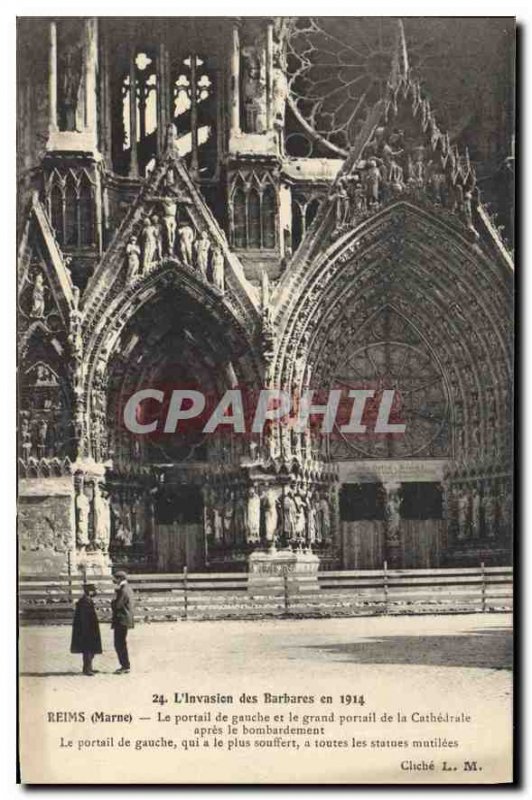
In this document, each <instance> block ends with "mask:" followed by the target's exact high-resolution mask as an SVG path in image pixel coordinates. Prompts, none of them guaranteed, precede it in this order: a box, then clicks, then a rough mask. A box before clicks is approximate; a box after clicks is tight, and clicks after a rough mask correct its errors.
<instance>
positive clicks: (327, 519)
mask: <svg viewBox="0 0 532 800" xmlns="http://www.w3.org/2000/svg"><path fill="white" fill-rule="evenodd" d="M320 522H321V524H320V527H321V535H322V538H323V540H324V541H327V539H328V538H329V536H330V533H331V509H330V507H329V501H328V499H327V498H326V497H325V495H323V496H322V498H321V500H320Z"/></svg>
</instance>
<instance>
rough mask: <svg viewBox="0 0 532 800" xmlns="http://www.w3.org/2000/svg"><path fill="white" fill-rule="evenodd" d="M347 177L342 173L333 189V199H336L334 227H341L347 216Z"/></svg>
mask: <svg viewBox="0 0 532 800" xmlns="http://www.w3.org/2000/svg"><path fill="white" fill-rule="evenodd" d="M347 185H348V181H347V177H346V176H345V175H342V176H341V177H340V178H338V182H337V184H336V187H335V189H334V195H333V197H334V199H335V201H336V227H337V228H341V227H342V226H343V225H345V223H346V222H347V220H348V218H349V194H348V191H347Z"/></svg>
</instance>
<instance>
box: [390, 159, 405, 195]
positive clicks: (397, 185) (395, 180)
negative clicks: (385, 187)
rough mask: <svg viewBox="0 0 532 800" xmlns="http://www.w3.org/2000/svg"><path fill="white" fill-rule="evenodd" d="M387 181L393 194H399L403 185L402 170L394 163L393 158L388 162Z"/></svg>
mask: <svg viewBox="0 0 532 800" xmlns="http://www.w3.org/2000/svg"><path fill="white" fill-rule="evenodd" d="M388 180H389V182H390V183H391V185H392V189H393V190H394V191H395V192H401V191H402V190H403V188H404V183H403V169H402V167H400V166H399V164H398V163H397V162H396V161H395V159H394V158H392V159H391V161H390V166H389V170H388Z"/></svg>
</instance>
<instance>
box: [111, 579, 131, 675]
mask: <svg viewBox="0 0 532 800" xmlns="http://www.w3.org/2000/svg"><path fill="white" fill-rule="evenodd" d="M113 581H114V583H115V586H116V594H115V597H114V600H113V601H112V602H111V608H112V611H113V616H112V621H111V627H112V628H113V630H114V644H115V650H116V654H117V656H118V661H119V662H120V667H119V668H118V669H117V670H116V673H117V674H118V675H122V674H124V673H126V672H129V670H130V669H131V665H130V663H129V653H128V650H127V632H128V630H129V629H130V628H134V627H135V618H134V599H133V592H132V591H131V588H130V586H129V584H128V582H127V574H126V573H125V572H122V571H120V572H115V574H114V576H113Z"/></svg>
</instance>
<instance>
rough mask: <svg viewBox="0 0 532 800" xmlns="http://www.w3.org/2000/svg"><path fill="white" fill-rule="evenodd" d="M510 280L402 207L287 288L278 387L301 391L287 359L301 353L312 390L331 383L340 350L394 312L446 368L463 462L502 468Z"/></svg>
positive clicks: (449, 233) (437, 224)
mask: <svg viewBox="0 0 532 800" xmlns="http://www.w3.org/2000/svg"><path fill="white" fill-rule="evenodd" d="M509 277H510V276H508V275H505V274H504V269H503V267H502V266H501V265H500V264H498V263H494V262H492V261H490V260H489V259H488V258H487V257H486V256H485V255H484V253H483V252H482V251H481V250H480V249H478V248H477V247H476V246H475V245H474V244H473V243H472V242H468V241H466V240H465V239H463V238H462V237H460V236H458V235H457V233H456V232H455V231H454V230H452V229H450V228H449V227H448V226H446V224H445V223H442V222H441V221H439V220H438V219H437V218H434V217H433V216H430V215H428V214H427V213H426V212H424V211H422V210H420V209H417V208H416V207H413V206H411V205H410V204H406V203H398V204H396V205H395V206H394V207H392V208H389V209H387V210H386V211H383V212H381V213H380V214H379V215H377V217H374V218H373V220H372V221H368V222H366V223H364V224H362V225H361V226H359V228H358V229H357V230H355V231H353V232H352V233H350V234H349V233H348V234H345V235H344V236H342V237H341V238H340V239H338V240H337V241H336V242H335V243H334V244H333V245H331V246H330V247H329V248H328V250H327V251H326V252H325V253H324V254H323V256H322V257H321V258H319V259H317V260H316V262H315V263H314V264H312V265H310V266H309V265H307V267H306V270H305V276H304V277H302V276H301V275H299V282H298V285H297V287H296V285H295V284H292V285H291V287H290V291H287V290H286V288H285V296H287V298H288V299H287V303H286V306H285V308H284V310H283V313H282V315H280V317H279V318H278V320H277V322H278V326H279V328H280V343H279V349H278V352H277V357H276V359H275V363H274V366H273V374H274V382H275V383H276V384H277V385H280V386H291V387H293V388H295V387H296V385H299V382H300V380H301V370H300V369H299V368H296V366H295V364H294V359H293V358H292V357H291V354H293V353H297V352H298V351H301V352H302V349H305V351H306V352H308V359H309V360H310V361H311V362H312V365H313V367H312V368H313V374H314V378H315V380H319V381H322V382H323V380H324V379H325V380H326V379H327V374H329V373H330V371H331V369H333V368H334V365H335V363H336V362H335V354H334V342H336V343H337V348H338V351H339V352H340V353H342V352H343V350H344V348H345V342H346V337H347V336H349V337H350V338H351V340H352V339H353V338H355V339H356V337H357V335H358V334H359V332H360V331H361V330H362V328H363V326H364V324H365V323H366V322H367V320H368V319H369V318H370V317H371V316H372V315H373V314H375V311H376V309H378V308H379V307H380V306H382V304H383V303H390V304H392V305H393V306H394V307H395V308H396V309H397V311H399V312H400V313H401V314H403V315H404V316H405V318H406V319H408V320H409V321H410V322H411V323H412V324H413V325H415V326H416V327H417V329H418V330H419V331H420V332H421V334H422V336H423V338H424V339H425V340H426V341H428V342H430V343H431V346H432V348H433V351H434V353H435V354H436V355H437V357H438V360H439V362H440V363H441V366H442V370H443V373H444V374H445V376H446V381H447V383H448V386H449V391H450V397H451V403H452V407H453V415H454V416H453V420H454V426H455V430H456V433H457V448H458V453H459V454H460V455H461V456H462V457H466V456H467V457H469V458H478V457H479V456H480V455H482V456H483V457H484V456H487V455H488V454H489V456H490V457H491V458H497V459H501V458H506V457H507V455H508V454H507V453H506V452H505V449H506V433H505V430H506V429H507V427H508V423H507V420H508V419H509V418H510V417H509V405H508V404H509V397H510V393H511V389H510V387H511V377H510V376H511V337H510V333H511V332H510V320H511V293H510V289H509ZM331 347H332V350H331ZM320 364H322V365H323V366H318V365H320ZM320 369H323V370H324V374H323V375H322V374H321V373H320ZM318 373H320V374H319V377H318Z"/></svg>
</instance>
